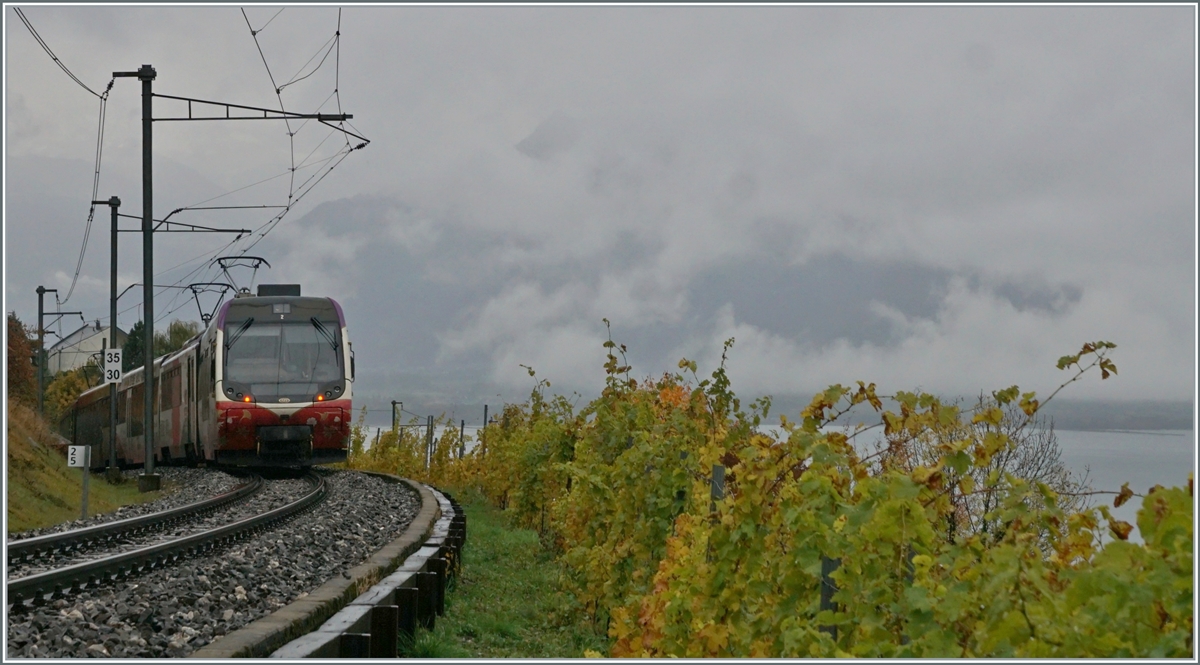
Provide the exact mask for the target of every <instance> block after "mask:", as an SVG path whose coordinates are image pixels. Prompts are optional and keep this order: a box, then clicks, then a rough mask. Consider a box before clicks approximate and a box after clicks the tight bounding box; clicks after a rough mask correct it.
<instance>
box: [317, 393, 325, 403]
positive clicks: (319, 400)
mask: <svg viewBox="0 0 1200 665" xmlns="http://www.w3.org/2000/svg"><path fill="white" fill-rule="evenodd" d="M317 401H318V402H324V401H325V396H324V395H317Z"/></svg>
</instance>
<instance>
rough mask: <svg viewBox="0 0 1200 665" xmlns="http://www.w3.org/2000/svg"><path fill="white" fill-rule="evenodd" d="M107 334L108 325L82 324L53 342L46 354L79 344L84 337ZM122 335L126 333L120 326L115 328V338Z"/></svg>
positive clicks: (119, 337) (122, 336)
mask: <svg viewBox="0 0 1200 665" xmlns="http://www.w3.org/2000/svg"><path fill="white" fill-rule="evenodd" d="M107 334H108V326H100V327H98V328H97V327H96V326H95V325H94V324H91V323H88V324H84V325H83V326H82V327H80V328H79V329H77V330H76V331H75V332H73V333H71V334H70V335H67V336H66V337H63V338H62V339H60V340H58V342H56V343H55V344H54V346H51V347H50V348H49V349H47V350H46V352H47V354H52V353H54V352H55V351H64V350H66V349H67V348H68V347H71V346H75V345H77V344H79V343H80V342H82V341H84V340H85V339H91V338H92V337H95V336H96V335H107ZM124 337H128V335H127V334H126V333H125V331H123V330H121V329H120V328H117V338H118V339H121V338H124Z"/></svg>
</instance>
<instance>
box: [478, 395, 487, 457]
mask: <svg viewBox="0 0 1200 665" xmlns="http://www.w3.org/2000/svg"><path fill="white" fill-rule="evenodd" d="M487 426H488V419H487V404H484V405H483V429H481V430H479V454H480V455H486V454H487V443H485V442H484V440H483V433H484V432H485V431H487Z"/></svg>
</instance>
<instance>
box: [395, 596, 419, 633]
mask: <svg viewBox="0 0 1200 665" xmlns="http://www.w3.org/2000/svg"><path fill="white" fill-rule="evenodd" d="M419 595H420V591H419V590H418V589H417V588H416V587H400V588H398V589H396V607H397V608H398V609H399V616H398V617H397V622H398V623H399V625H400V634H402V635H404V636H405V639H407V640H412V639H414V638H415V637H416V635H417V615H418V613H419V612H418V609H419V608H418V599H417V597H418V596H419Z"/></svg>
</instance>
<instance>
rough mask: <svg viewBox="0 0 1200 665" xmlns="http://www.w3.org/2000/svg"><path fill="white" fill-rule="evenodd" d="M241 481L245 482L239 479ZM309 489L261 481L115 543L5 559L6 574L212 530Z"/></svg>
mask: <svg viewBox="0 0 1200 665" xmlns="http://www.w3.org/2000/svg"><path fill="white" fill-rule="evenodd" d="M220 475H225V474H220ZM243 482H245V481H244V480H243ZM312 489H313V488H312V486H311V484H310V483H308V482H307V481H305V480H302V479H282V480H275V479H271V480H265V481H264V483H263V487H262V488H261V489H260V490H259V491H258V492H256V493H255V494H254V495H252V496H250V497H247V498H246V499H244V500H242V501H238V502H236V503H234V504H232V505H227V506H223V507H221V509H219V510H217V511H216V512H214V513H212V514H210V515H204V516H197V517H193V518H191V519H188V520H186V521H184V522H182V523H179V524H176V525H173V526H171V527H167V528H163V529H156V530H153V531H149V532H146V533H143V534H140V535H136V536H134V535H126V536H124V537H122V538H121V539H120V540H118V541H116V542H111V543H100V544H97V546H96V547H93V548H90V549H87V550H84V551H82V552H78V551H72V552H69V553H63V552H46V553H44V554H43V555H42V556H39V557H37V558H35V559H34V560H32V561H29V562H25V563H19V564H15V563H13V562H11V561H10V562H8V577H9V579H13V578H17V577H25V576H27V575H34V574H37V573H40V572H43V571H47V570H51V569H54V568H61V567H64V566H68V565H74V564H77V563H83V562H85V561H90V560H93V559H101V558H104V557H108V556H112V555H114V554H119V553H122V552H129V551H132V550H136V549H141V548H143V547H150V546H151V545H156V544H158V543H163V542H167V541H169V540H175V539H177V538H183V537H185V536H189V535H191V534H193V533H199V532H201V531H207V530H209V529H215V528H217V527H219V526H222V525H225V524H232V523H233V522H237V521H239V520H243V519H247V518H250V517H254V516H255V515H261V514H262V513H265V512H268V511H271V510H274V509H275V508H279V507H280V506H284V505H286V504H289V503H291V502H293V501H297V500H299V499H300V498H301V497H303V496H304V495H305V494H308V493H309V492H311V491H312ZM207 498H212V497H203V498H202V499H200V500H203V499H207ZM185 505H186V504H185Z"/></svg>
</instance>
